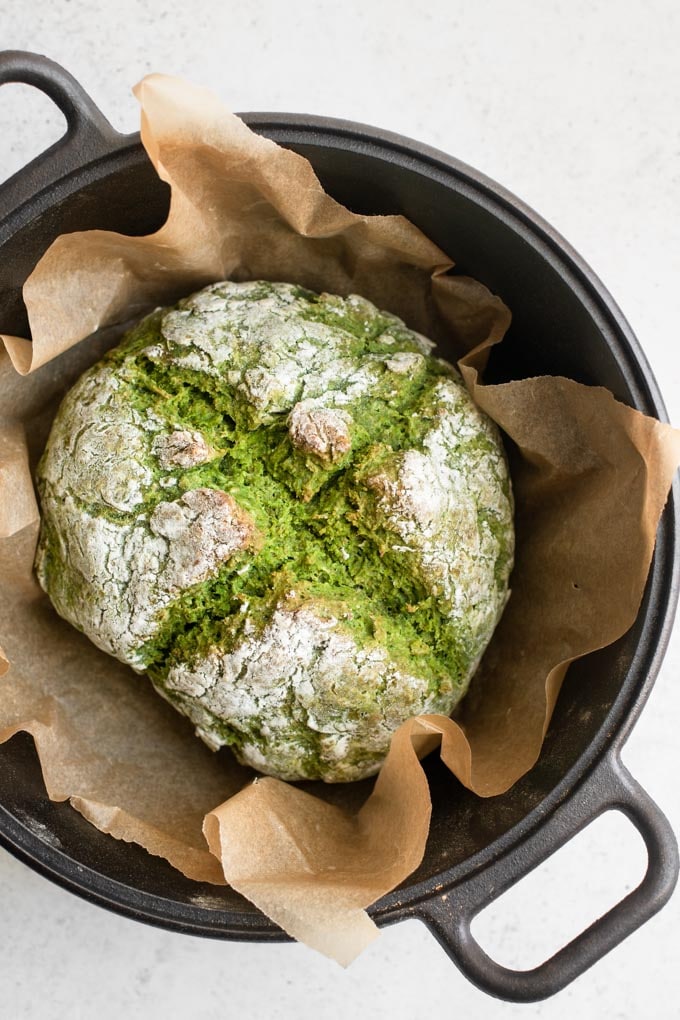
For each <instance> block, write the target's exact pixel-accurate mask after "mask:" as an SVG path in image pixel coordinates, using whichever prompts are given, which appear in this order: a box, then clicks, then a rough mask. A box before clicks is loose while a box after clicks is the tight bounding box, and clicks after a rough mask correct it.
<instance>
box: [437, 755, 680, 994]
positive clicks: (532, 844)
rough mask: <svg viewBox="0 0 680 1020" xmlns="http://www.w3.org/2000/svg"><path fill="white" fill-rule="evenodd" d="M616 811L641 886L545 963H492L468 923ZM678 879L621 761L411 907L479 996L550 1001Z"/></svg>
mask: <svg viewBox="0 0 680 1020" xmlns="http://www.w3.org/2000/svg"><path fill="white" fill-rule="evenodd" d="M611 809H618V810H620V811H622V812H623V813H624V814H625V815H626V816H627V817H628V818H629V819H630V821H631V822H632V823H633V825H634V826H635V827H636V828H637V830H638V831H639V833H640V835H641V836H642V838H643V839H644V841H645V844H646V847H647V854H648V864H647V871H646V874H645V876H644V878H643V879H642V881H641V883H640V884H639V885H638V886H637V888H636V889H634V890H633V891H632V892H631V893H629V894H628V895H627V896H626V897H625V898H624V899H622V900H621V901H620V902H619V903H617V904H616V906H614V907H612V908H611V910H609V911H608V912H607V913H606V914H604V915H603V916H602V917H600V918H599V919H598V920H597V921H595V922H594V923H593V924H591V925H590V927H589V928H586V930H585V931H583V932H581V934H580V935H577V936H576V938H575V939H573V941H571V942H569V943H568V944H567V945H566V946H564V948H563V949H560V950H559V952H557V953H555V955H554V956H552V957H551V958H550V959H549V960H546V961H545V963H542V964H540V966H538V967H534V968H533V969H532V970H524V971H521V970H512V969H510V968H507V967H503V966H501V965H500V964H498V963H496V962H495V961H494V960H493V959H491V957H490V956H488V955H487V954H486V953H485V952H484V950H483V949H482V947H481V946H480V945H479V943H478V942H477V941H476V940H475V938H474V937H473V936H472V933H471V931H470V925H471V922H472V920H473V919H474V917H475V916H476V915H477V914H478V913H479V912H480V911H481V910H483V909H484V908H485V907H486V906H488V905H489V904H490V903H492V902H493V901H494V900H495V899H497V897H499V896H500V895H502V893H504V892H506V890H507V889H509V888H510V887H511V886H512V885H514V884H515V883H516V882H518V881H519V880H520V879H521V878H523V877H524V876H525V875H527V874H528V873H529V872H530V871H532V870H533V869H534V868H535V867H537V866H538V865H539V864H541V863H542V862H543V861H544V860H545V859H546V858H547V857H549V856H550V855H551V854H552V853H554V851H555V850H557V849H559V847H560V846H562V845H563V844H564V843H566V842H567V841H568V840H569V839H570V838H571V837H572V836H574V835H575V834H576V833H577V832H578V831H580V830H581V829H583V828H584V827H585V826H586V825H588V824H589V823H590V822H591V821H593V819H595V818H597V817H598V816H599V815H601V814H603V812H605V811H608V810H611ZM677 877H678V847H677V843H676V841H675V836H674V835H673V831H672V829H671V827H670V825H669V823H668V820H667V819H666V817H665V816H664V815H663V814H662V812H661V811H660V810H659V808H658V807H657V806H656V804H655V803H654V801H653V800H652V799H651V798H650V797H649V796H648V794H647V793H646V792H645V791H644V790H643V789H642V787H641V786H640V785H639V784H638V783H637V782H636V781H635V780H634V779H633V777H632V776H631V775H630V773H629V772H628V771H627V769H626V768H625V767H624V766H623V764H622V763H621V760H620V758H619V756H618V752H616V751H612V752H611V753H610V754H609V755H608V756H606V757H605V758H603V759H602V761H601V762H600V764H599V766H598V767H597V768H596V770H595V772H594V773H592V774H591V775H590V777H589V778H588V780H586V782H585V783H584V785H583V786H582V787H581V788H580V789H579V790H577V791H576V792H575V793H574V795H573V796H571V797H570V798H569V800H568V801H566V802H565V803H564V804H562V805H561V806H560V807H558V808H557V809H556V810H555V811H554V812H553V813H552V814H551V815H550V816H549V817H548V818H547V819H546V820H545V822H543V823H542V824H540V825H539V827H538V828H537V829H535V830H534V831H533V832H532V833H531V835H530V836H529V838H528V839H527V840H526V841H525V842H524V843H523V844H522V845H521V846H520V847H519V848H518V849H516V850H515V851H513V853H512V857H510V856H509V855H506V856H502V857H500V858H498V859H497V860H496V861H494V862H493V863H492V864H491V866H490V867H487V868H483V869H481V870H480V871H478V872H476V873H475V874H473V875H472V876H471V878H469V879H467V880H465V881H463V882H462V883H461V884H460V885H457V886H455V887H453V888H451V889H450V890H449V891H448V892H445V893H443V894H441V895H440V896H438V897H437V898H436V899H431V900H426V901H424V902H423V903H422V904H420V905H419V907H418V911H419V915H420V917H421V919H422V920H423V921H424V922H425V923H426V924H427V926H428V927H429V928H430V930H431V931H432V932H433V934H434V935H435V937H436V938H437V939H438V941H439V942H440V943H441V944H442V946H443V947H444V949H445V950H446V952H447V953H448V955H449V956H450V957H451V958H452V959H453V961H454V962H455V963H456V964H457V966H458V967H459V968H460V969H461V970H462V971H463V973H464V974H465V975H466V976H467V977H468V978H469V979H470V980H471V981H472V982H473V983H474V984H476V985H477V986H478V987H479V988H481V989H482V990H483V991H485V992H487V993H489V994H491V995H496V996H498V998H502V999H506V1000H510V1001H512V1002H534V1001H536V1000H538V999H545V998H548V996H550V995H554V994H555V993H556V992H558V991H560V989H562V988H564V987H565V985H567V984H569V982H570V981H573V980H574V978H576V977H578V976H579V975H580V974H582V973H583V972H584V971H585V970H587V969H588V967H591V966H592V965H593V964H594V963H596V962H597V961H598V960H599V959H600V958H601V957H602V956H604V955H605V953H608V952H609V950H610V949H613V948H614V947H615V946H617V945H618V944H619V942H622V941H623V939H625V938H626V937H627V936H628V935H630V934H631V933H632V932H633V931H635V929H636V928H639V927H640V925H641V924H643V923H644V922H645V921H647V920H648V919H649V918H650V917H652V915H653V914H655V913H656V912H657V911H658V910H660V909H661V907H663V905H664V904H665V903H666V901H667V900H668V899H669V897H670V895H671V893H672V892H673V889H674V887H675V883H676V881H677Z"/></svg>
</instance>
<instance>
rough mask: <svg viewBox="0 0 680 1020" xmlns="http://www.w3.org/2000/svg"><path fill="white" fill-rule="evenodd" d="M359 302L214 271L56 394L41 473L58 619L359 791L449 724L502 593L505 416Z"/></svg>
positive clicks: (235, 739) (271, 758)
mask: <svg viewBox="0 0 680 1020" xmlns="http://www.w3.org/2000/svg"><path fill="white" fill-rule="evenodd" d="M431 346H432V345H431V343H430V342H429V341H428V340H427V339H426V338H424V337H421V336H420V335H418V334H416V333H413V332H412V331H410V330H408V329H407V328H406V327H405V326H404V324H403V323H401V322H400V321H399V320H398V319H396V318H395V317H394V316H391V315H388V314H387V313H383V312H380V311H379V310H378V309H376V308H375V307H374V306H373V305H371V304H370V303H369V302H367V301H366V300H365V299H363V298H360V297H356V296H352V297H349V298H346V299H343V298H339V297H336V296H333V295H322V296H318V295H314V294H311V293H310V292H307V291H302V290H301V289H300V288H297V287H294V286H292V285H289V284H269V283H263V282H256V283H245V284H243V283H229V282H222V283H217V284H213V285H211V286H210V287H207V288H205V289H204V290H202V291H200V292H199V293H198V294H195V295H192V296H191V297H190V298H188V299H186V300H185V301H183V302H180V304H179V306H177V307H176V308H173V309H165V310H163V309H161V310H157V311H156V312H155V313H153V315H152V316H150V317H148V318H147V320H144V321H143V322H142V324H141V325H140V326H139V327H138V328H137V329H136V330H135V331H133V332H132V334H131V335H130V336H128V338H126V339H125V340H124V342H123V344H122V345H121V347H120V348H119V349H118V350H117V351H115V352H113V353H112V355H111V356H110V357H108V358H105V359H104V360H103V361H102V362H100V363H98V364H97V365H95V366H94V367H93V368H92V369H91V370H90V371H89V372H87V373H85V375H84V376H83V377H82V378H81V379H80V380H79V381H78V382H77V383H76V385H75V386H74V387H73V388H72V390H71V391H70V392H69V393H68V394H67V396H66V398H65V399H64V401H63V403H62V406H61V408H60V410H59V413H58V415H57V417H56V419H55V422H54V425H53V429H52V432H51V435H50V439H49V442H48V445H47V448H46V451H45V454H44V456H43V459H42V461H41V464H40V467H39V472H38V483H39V490H40V496H41V506H42V515H43V526H42V530H41V537H40V543H39V549H38V554H37V559H36V569H37V573H38V577H39V579H40V582H41V584H42V585H43V587H44V588H45V590H46V591H47V592H48V594H49V596H50V598H51V600H52V602H53V604H54V606H55V608H56V609H57V611H58V612H59V613H60V614H61V615H62V616H63V617H65V619H67V620H69V621H70V622H71V623H72V624H74V625H75V626H76V627H78V628H79V629H80V630H82V631H83V632H84V633H85V634H86V635H87V636H88V637H89V638H90V639H91V640H92V641H93V642H94V643H95V644H97V645H98V646H99V647H100V648H102V649H103V650H105V651H107V652H109V653H110V654H112V655H115V656H116V657H117V658H119V659H121V660H122V661H123V662H126V663H128V664H129V665H130V666H132V667H133V668H134V669H136V670H138V671H140V672H142V671H148V672H149V674H150V676H151V679H152V681H153V683H154V686H155V687H156V688H157V690H159V692H160V693H161V694H163V696H164V697H166V698H167V699H168V700H169V701H171V703H172V704H174V705H175V706H176V707H177V708H178V709H179V710H180V711H182V712H183V713H184V714H185V715H187V716H188V717H189V718H190V719H191V720H192V722H193V723H194V725H195V726H196V729H197V732H198V733H199V735H200V736H201V737H202V738H203V739H204V740H205V741H206V743H208V744H209V745H210V746H212V747H215V748H217V747H220V746H222V745H224V744H229V745H230V746H232V748H233V749H234V751H235V753H236V754H237V756H238V757H239V759H240V760H241V761H242V762H244V763H247V764H250V765H252V766H254V767H255V768H257V769H259V770H261V771H262V772H265V773H269V774H273V775H277V776H280V777H281V778H284V779H300V778H323V779H325V780H327V781H344V780H351V779H358V778H361V777H363V776H365V775H369V774H371V773H373V772H375V771H376V770H377V768H378V767H379V766H380V763H381V761H382V760H383V758H384V755H385V753H386V750H387V747H388V745H389V740H390V737H391V734H392V733H393V732H394V730H395V729H396V728H397V726H398V725H399V724H400V723H401V722H402V721H404V720H405V719H406V718H408V717H410V716H411V715H414V714H417V713H419V712H432V711H435V712H444V713H446V714H448V713H449V712H450V711H451V710H452V708H453V707H454V705H455V704H456V702H457V701H458V700H459V699H460V698H461V697H462V696H463V694H464V693H465V690H466V689H467V686H468V683H469V680H470V677H471V675H472V673H473V672H474V669H475V668H476V665H477V663H478V661H479V658H480V657H481V654H482V653H483V651H484V648H485V647H486V645H487V643H488V641H489V638H490V636H491V633H492V632H493V629H494V627H495V625H496V623H497V621H498V618H499V616H500V614H501V612H502V609H503V606H504V604H505V601H506V599H507V593H508V588H507V585H508V577H509V573H510V570H511V567H512V552H513V527H512V497H511V492H510V486H509V479H508V472H507V465H506V461H505V457H504V454H503V449H502V444H501V442H500V439H499V436H498V434H497V431H496V428H495V426H494V425H493V423H492V422H490V421H489V420H488V419H487V418H486V417H485V416H484V415H483V414H481V413H480V411H479V410H478V409H477V408H476V407H475V406H474V404H473V403H472V401H471V399H470V397H469V395H468V393H467V391H466V390H465V388H464V386H463V385H462V382H461V380H460V378H459V377H458V375H457V374H456V372H455V370H454V369H452V368H451V367H450V366H448V365H445V364H443V363H442V362H440V361H438V360H437V359H435V358H433V357H432V356H431V355H430V353H429V352H430V349H431Z"/></svg>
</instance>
